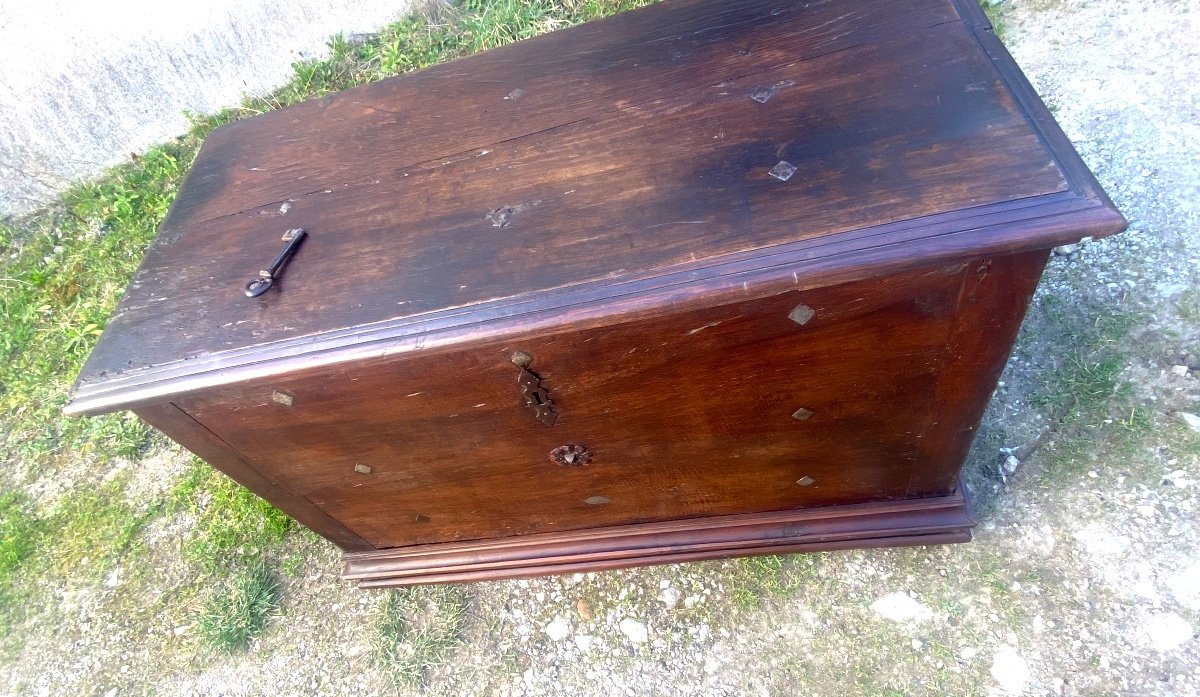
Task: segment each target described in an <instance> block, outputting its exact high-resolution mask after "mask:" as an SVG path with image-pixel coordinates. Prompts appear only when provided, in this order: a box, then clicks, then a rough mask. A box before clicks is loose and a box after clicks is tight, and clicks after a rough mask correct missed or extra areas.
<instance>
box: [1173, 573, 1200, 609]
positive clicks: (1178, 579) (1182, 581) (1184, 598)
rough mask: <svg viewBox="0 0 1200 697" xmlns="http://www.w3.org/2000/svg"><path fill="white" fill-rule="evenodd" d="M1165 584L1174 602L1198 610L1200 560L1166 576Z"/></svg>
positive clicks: (1199, 604) (1199, 598) (1199, 602)
mask: <svg viewBox="0 0 1200 697" xmlns="http://www.w3.org/2000/svg"><path fill="white" fill-rule="evenodd" d="M1166 586H1167V589H1168V590H1170V591H1171V597H1173V598H1174V599H1175V602H1177V603H1179V604H1180V605H1182V606H1184V607H1186V608H1187V609H1189V610H1192V611H1193V612H1200V561H1197V562H1193V563H1192V565H1191V566H1189V567H1187V568H1185V569H1183V570H1182V571H1178V572H1176V573H1173V574H1171V575H1170V576H1168V577H1167V580H1166Z"/></svg>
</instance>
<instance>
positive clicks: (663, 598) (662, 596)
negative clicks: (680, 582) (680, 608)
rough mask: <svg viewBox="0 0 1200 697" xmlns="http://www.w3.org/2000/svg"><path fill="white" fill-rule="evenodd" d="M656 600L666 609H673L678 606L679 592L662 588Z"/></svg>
mask: <svg viewBox="0 0 1200 697" xmlns="http://www.w3.org/2000/svg"><path fill="white" fill-rule="evenodd" d="M658 600H659V602H661V603H662V604H663V605H666V606H667V607H675V606H676V605H678V604H679V591H677V590H675V589H674V588H664V589H662V592H660V593H659V594H658Z"/></svg>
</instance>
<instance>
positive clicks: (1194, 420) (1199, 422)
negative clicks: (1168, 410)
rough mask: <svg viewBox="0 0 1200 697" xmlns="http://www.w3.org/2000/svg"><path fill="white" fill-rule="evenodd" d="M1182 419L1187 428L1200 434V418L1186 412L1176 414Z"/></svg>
mask: <svg viewBox="0 0 1200 697" xmlns="http://www.w3.org/2000/svg"><path fill="white" fill-rule="evenodd" d="M1176 414H1177V415H1178V416H1179V418H1180V419H1182V420H1183V422H1184V423H1185V424H1187V427H1188V428H1190V429H1192V430H1193V431H1195V432H1197V433H1200V416H1196V415H1195V414H1191V413H1188V412H1186V411H1180V412H1176Z"/></svg>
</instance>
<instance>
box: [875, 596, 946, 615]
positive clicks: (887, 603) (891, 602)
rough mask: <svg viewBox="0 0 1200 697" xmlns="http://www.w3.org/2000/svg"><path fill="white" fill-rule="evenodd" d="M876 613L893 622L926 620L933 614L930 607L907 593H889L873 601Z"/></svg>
mask: <svg viewBox="0 0 1200 697" xmlns="http://www.w3.org/2000/svg"><path fill="white" fill-rule="evenodd" d="M871 609H872V610H874V611H875V613H876V614H878V615H880V616H882V617H885V618H887V619H889V620H892V621H893V622H924V621H925V620H927V619H929V618H930V617H932V616H933V613H931V612H930V611H929V608H927V607H925V606H924V605H922V604H921V603H920V602H918V601H917V600H914V599H913V598H911V597H909V596H908V595H907V594H905V593H900V592H896V593H888V594H887V595H885V596H883V597H882V598H879V599H878V600H876V601H875V602H874V603H871Z"/></svg>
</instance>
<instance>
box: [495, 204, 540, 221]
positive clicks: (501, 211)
mask: <svg viewBox="0 0 1200 697" xmlns="http://www.w3.org/2000/svg"><path fill="white" fill-rule="evenodd" d="M540 204H541V201H530V202H529V203H518V204H515V205H511V206H500V207H499V208H493V209H492V210H490V211H488V212H487V214H486V215H484V216H483V218H484V220H489V221H491V223H492V227H504V226H506V225H508V224H509V223H510V222H512V218H513V216H514V215H516V214H517V213H520V212H522V211H526V210H529V209H530V208H533V207H535V206H538V205H540Z"/></svg>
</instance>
